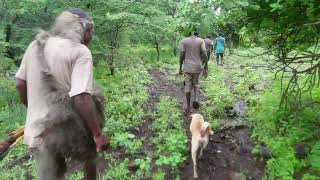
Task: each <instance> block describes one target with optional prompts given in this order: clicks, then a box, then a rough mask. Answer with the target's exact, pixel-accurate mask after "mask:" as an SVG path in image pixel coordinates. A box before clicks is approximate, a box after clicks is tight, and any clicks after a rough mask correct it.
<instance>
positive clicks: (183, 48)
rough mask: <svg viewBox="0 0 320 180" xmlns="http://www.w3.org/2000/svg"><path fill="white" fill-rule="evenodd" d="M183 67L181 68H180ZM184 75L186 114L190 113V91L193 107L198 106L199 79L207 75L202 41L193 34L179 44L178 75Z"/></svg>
mask: <svg viewBox="0 0 320 180" xmlns="http://www.w3.org/2000/svg"><path fill="white" fill-rule="evenodd" d="M182 66H183V67H182ZM182 72H183V73H184V75H185V93H186V100H187V106H186V107H184V111H185V113H186V114H188V113H190V111H191V104H190V103H191V90H192V89H193V90H194V102H193V106H195V107H196V106H199V103H198V99H197V93H198V91H199V77H200V75H201V73H202V72H203V75H204V76H206V75H207V74H208V58H207V54H206V47H205V43H204V41H203V39H201V38H198V37H196V34H193V35H191V34H190V36H189V37H186V38H184V39H183V40H182V41H181V44H180V67H179V74H181V75H182Z"/></svg>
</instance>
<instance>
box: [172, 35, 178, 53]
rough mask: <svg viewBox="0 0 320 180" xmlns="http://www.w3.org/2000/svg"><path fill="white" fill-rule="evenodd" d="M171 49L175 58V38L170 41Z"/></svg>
mask: <svg viewBox="0 0 320 180" xmlns="http://www.w3.org/2000/svg"><path fill="white" fill-rule="evenodd" d="M171 47H172V52H173V55H174V56H177V51H178V49H177V39H176V37H173V38H172V40H171Z"/></svg>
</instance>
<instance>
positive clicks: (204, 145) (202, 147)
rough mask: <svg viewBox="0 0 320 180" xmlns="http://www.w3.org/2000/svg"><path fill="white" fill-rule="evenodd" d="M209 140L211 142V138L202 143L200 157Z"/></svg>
mask: <svg viewBox="0 0 320 180" xmlns="http://www.w3.org/2000/svg"><path fill="white" fill-rule="evenodd" d="M208 142H209V140H206V141H204V142H203V144H201V146H200V155H199V158H201V157H202V152H203V150H204V148H206V147H207V145H208Z"/></svg>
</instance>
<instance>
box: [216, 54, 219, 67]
mask: <svg viewBox="0 0 320 180" xmlns="http://www.w3.org/2000/svg"><path fill="white" fill-rule="evenodd" d="M216 60H217V65H219V53H216Z"/></svg>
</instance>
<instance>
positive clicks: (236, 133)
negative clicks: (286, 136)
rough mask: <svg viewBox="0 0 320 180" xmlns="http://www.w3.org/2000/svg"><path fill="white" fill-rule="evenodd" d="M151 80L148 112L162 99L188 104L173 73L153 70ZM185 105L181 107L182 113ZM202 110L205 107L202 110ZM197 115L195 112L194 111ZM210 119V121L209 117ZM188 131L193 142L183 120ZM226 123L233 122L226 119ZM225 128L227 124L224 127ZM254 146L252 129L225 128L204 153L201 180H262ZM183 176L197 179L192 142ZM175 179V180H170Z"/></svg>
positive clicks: (145, 131)
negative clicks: (173, 78)
mask: <svg viewBox="0 0 320 180" xmlns="http://www.w3.org/2000/svg"><path fill="white" fill-rule="evenodd" d="M150 76H151V77H152V80H153V83H152V85H151V86H150V88H149V92H150V100H149V102H148V104H147V107H148V112H153V111H154V110H155V104H156V103H157V102H158V99H159V97H160V96H161V95H167V96H170V97H172V98H176V99H178V100H184V99H185V96H184V91H183V84H182V82H181V83H180V84H178V83H175V82H173V81H171V80H170V77H173V76H175V75H174V74H170V71H169V70H168V71H165V70H159V69H156V68H153V69H151V70H150ZM206 99H207V98H206V97H205V95H204V93H203V92H201V93H200V95H199V100H200V102H204V101H205V100H206ZM182 107H183V103H181V105H180V106H179V107H178V108H180V109H181V110H182ZM200 108H201V107H200ZM193 112H195V111H193ZM206 118H210V117H205V119H206ZM151 121H152V117H150V118H149V121H146V122H145V123H144V125H143V126H142V129H141V130H140V132H141V134H144V136H145V137H150V136H151V135H152V134H151V133H152V132H151V130H148V129H150V128H148V127H149V125H150V123H151ZM183 121H184V127H185V129H186V132H187V134H188V137H189V139H190V138H191V134H190V132H189V125H190V121H191V119H190V117H189V116H183ZM224 121H232V119H226V120H224ZM223 124H224V123H223ZM145 146H146V147H145V148H147V149H148V148H150V147H149V146H150V144H149V145H148V143H146V144H145ZM253 147H254V144H253V142H252V140H251V138H250V129H249V128H248V127H246V126H236V127H225V128H224V127H222V128H221V130H219V131H218V132H215V134H214V136H213V137H211V139H210V142H209V144H208V146H207V148H206V149H205V151H204V155H203V157H202V159H200V160H198V174H199V179H201V180H202V179H203V180H238V179H239V180H240V179H241V177H244V178H245V179H252V180H260V179H261V178H262V175H263V172H264V166H265V164H264V163H262V162H256V161H255V160H254V157H253V156H252V154H251V151H252V149H253ZM180 176H181V178H182V179H193V178H192V177H193V166H192V159H191V154H190V142H189V143H188V159H187V160H186V162H185V164H184V165H183V166H182V167H181V168H180ZM167 179H171V177H167Z"/></svg>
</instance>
